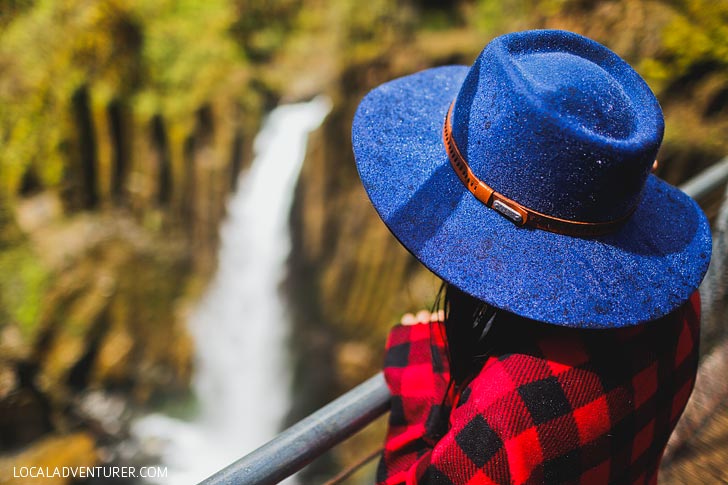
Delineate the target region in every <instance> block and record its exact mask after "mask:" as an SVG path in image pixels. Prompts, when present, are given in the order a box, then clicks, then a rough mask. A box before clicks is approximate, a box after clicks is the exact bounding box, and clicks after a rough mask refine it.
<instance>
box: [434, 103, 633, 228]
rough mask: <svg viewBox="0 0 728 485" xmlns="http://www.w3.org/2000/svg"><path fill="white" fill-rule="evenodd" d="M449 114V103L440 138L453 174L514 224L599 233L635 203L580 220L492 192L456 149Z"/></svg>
mask: <svg viewBox="0 0 728 485" xmlns="http://www.w3.org/2000/svg"><path fill="white" fill-rule="evenodd" d="M451 115H452V105H450V109H449V110H448V112H447V117H446V118H445V126H444V128H443V140H444V142H445V149H446V150H447V154H448V158H450V164H451V165H452V167H453V169H454V170H455V173H457V175H458V177H459V178H460V181H461V182H462V183H463V185H465V187H467V189H468V190H469V191H470V192H471V193H472V194H473V195H474V196H475V197H476V198H477V199H478V200H479V201H480V202H482V203H483V204H485V205H486V206H488V207H490V208H491V209H493V210H495V211H497V212H499V213H500V214H501V215H503V216H504V217H506V218H507V219H509V220H510V221H511V222H513V223H514V224H516V225H517V226H526V227H532V228H536V229H543V230H545V231H550V232H555V233H557V234H565V235H568V236H579V237H585V236H602V235H604V234H609V233H611V232H614V231H615V230H617V229H618V228H619V227H620V226H621V225H622V224H624V222H625V221H626V220H627V219H629V217H630V216H631V215H632V213H633V212H634V211H635V209H636V208H637V206H635V207H634V208H632V210H630V211H629V212H628V213H627V215H625V216H623V217H620V218H619V219H617V220H614V221H607V222H581V221H571V220H568V219H561V218H559V217H553V216H549V215H547V214H542V213H540V212H537V211H534V210H532V209H529V208H528V207H524V206H522V205H521V204H519V203H518V202H516V201H514V200H511V199H509V198H508V197H506V196H504V195H503V194H500V193H498V192H496V191H495V190H493V189H492V188H491V187H490V186H488V184H486V183H485V182H483V181H482V180H480V179H479V178H478V177H476V176H475V174H474V173H473V171H472V170H471V169H470V166H469V165H468V162H467V161H466V160H465V157H463V155H462V154H461V153H460V149H459V148H458V146H457V144H456V143H455V139H454V138H453V136H452V125H451V121H450V117H451Z"/></svg>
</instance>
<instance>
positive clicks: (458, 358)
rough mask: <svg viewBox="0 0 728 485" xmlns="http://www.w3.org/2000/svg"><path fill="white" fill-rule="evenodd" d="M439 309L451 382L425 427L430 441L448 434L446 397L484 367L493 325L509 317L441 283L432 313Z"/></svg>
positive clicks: (489, 349)
mask: <svg viewBox="0 0 728 485" xmlns="http://www.w3.org/2000/svg"><path fill="white" fill-rule="evenodd" d="M440 309H442V310H444V312H445V322H444V325H443V326H444V328H445V340H446V342H447V347H446V350H447V359H448V362H449V364H450V366H449V367H450V382H449V383H448V386H447V391H446V393H445V396H443V401H442V404H441V405H440V406H439V408H438V412H437V414H436V415H434V416H433V418H434V419H432V421H428V423H427V425H426V427H427V434H428V435H429V436H430V437H431V438H433V439H439V438H440V437H441V436H443V435H444V433H445V432H447V429H448V421H449V412H450V410H449V407H448V405H446V401H447V399H448V395H449V394H450V392H451V391H452V390H453V389H455V390H456V391H457V392H460V391H461V390H462V387H463V386H465V385H467V383H468V382H469V380H470V379H471V378H472V377H474V376H475V375H476V374H477V373H478V372H479V371H480V369H481V368H482V367H483V364H484V363H485V361H486V359H487V358H488V355H489V354H490V352H491V350H492V349H493V346H494V344H495V341H496V337H497V335H495V333H494V332H493V326H494V324H495V322H496V320H499V319H501V318H502V317H504V316H506V314H508V312H505V311H503V310H499V309H497V308H495V307H493V306H491V305H489V304H487V303H485V302H483V301H480V300H478V299H476V298H473V297H472V296H470V295H468V294H467V293H464V292H462V291H460V290H459V289H457V288H456V287H454V286H452V285H450V284H448V283H443V284H442V286H441V287H440V291H439V292H438V293H437V297H436V299H435V304H434V305H433V312H434V311H437V310H440Z"/></svg>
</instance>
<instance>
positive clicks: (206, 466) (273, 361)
mask: <svg viewBox="0 0 728 485" xmlns="http://www.w3.org/2000/svg"><path fill="white" fill-rule="evenodd" d="M329 110H330V102H329V100H328V99H325V98H322V97H318V98H315V99H314V100H312V101H310V102H308V103H301V104H291V105H283V106H280V107H278V108H276V109H274V110H273V111H272V112H271V113H270V114H269V116H268V117H267V119H266V120H265V122H264V124H263V127H262V129H261V131H260V133H259V134H258V136H257V137H256V139H255V145H254V151H255V156H254V160H253V164H252V166H251V168H250V170H249V171H248V172H247V173H244V174H242V175H241V180H240V183H239V184H238V189H237V191H236V193H235V194H234V195H233V196H232V198H231V199H230V200H229V202H228V215H227V218H226V220H225V221H224V222H223V225H222V228H221V238H220V250H219V257H218V270H217V274H216V275H215V276H214V277H213V280H212V281H211V283H210V286H209V288H208V290H207V292H206V294H205V295H204V297H203V298H202V300H201V301H200V303H199V305H198V306H197V308H196V309H195V311H194V312H193V314H192V315H191V317H190V321H189V328H190V332H191V334H192V337H193V338H194V341H195V347H196V351H195V352H196V362H195V363H196V367H195V375H194V380H193V389H194V391H195V394H196V396H197V399H198V403H199V413H198V415H197V416H196V418H195V419H194V420H193V421H189V422H187V421H182V420H178V419H174V418H171V417H169V416H165V415H163V414H152V415H148V416H145V417H144V418H142V419H140V420H137V421H136V422H135V423H134V425H133V427H132V434H133V435H134V436H135V437H137V439H139V440H140V441H142V442H147V443H149V442H150V441H151V442H155V443H157V444H158V446H159V450H158V453H159V454H160V455H161V460H162V465H166V466H167V467H168V477H167V478H164V479H162V481H163V483H165V484H172V485H175V484H189V483H196V482H198V481H200V480H202V479H204V478H206V477H207V476H209V475H210V474H212V473H214V472H215V471H217V470H219V469H221V468H223V467H224V466H226V465H228V464H229V463H231V462H233V461H235V460H236V459H237V458H239V457H241V456H243V455H245V454H247V453H248V452H250V451H252V450H253V449H255V448H257V447H258V446H260V445H261V444H263V443H265V442H266V441H268V440H269V439H271V438H272V437H273V436H275V434H276V433H277V432H278V431H279V429H280V427H281V424H282V421H283V419H284V417H285V414H286V412H287V410H288V408H289V402H290V400H291V397H290V396H289V392H290V391H289V389H290V379H291V372H290V371H289V369H288V366H287V361H286V355H287V352H286V337H287V335H288V328H289V316H288V315H287V313H286V305H285V302H284V300H283V298H282V297H281V294H280V291H279V285H280V282H281V280H282V278H283V276H284V270H285V260H286V258H287V256H288V254H289V252H290V244H291V243H290V234H289V232H288V215H289V213H290V208H291V203H292V200H293V190H294V186H295V183H296V180H297V178H298V174H299V172H300V168H301V165H302V162H303V158H304V155H305V150H306V142H307V139H308V134H309V133H310V132H311V131H312V130H314V129H315V128H316V127H318V126H319V125H320V124H321V122H322V120H323V118H324V117H325V116H326V114H327V113H328V112H329ZM160 483H162V482H160Z"/></svg>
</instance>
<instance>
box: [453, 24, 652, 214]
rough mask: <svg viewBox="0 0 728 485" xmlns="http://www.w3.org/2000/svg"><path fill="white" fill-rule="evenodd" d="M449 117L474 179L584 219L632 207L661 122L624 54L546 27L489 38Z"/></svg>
mask: <svg viewBox="0 0 728 485" xmlns="http://www.w3.org/2000/svg"><path fill="white" fill-rule="evenodd" d="M452 125H453V138H454V140H455V142H456V143H457V145H458V147H459V149H460V151H461V152H462V154H463V156H464V157H465V159H466V161H467V163H468V164H469V165H470V168H471V169H472V170H473V172H474V173H475V175H476V176H477V177H478V178H479V179H480V180H482V181H483V182H485V183H486V184H487V185H488V186H490V187H492V188H493V189H494V190H495V191H497V192H499V193H501V194H503V195H504V196H506V197H508V198H510V199H512V200H514V201H516V202H518V203H519V204H521V205H523V206H525V207H528V208H529V209H532V210H534V211H537V212H541V213H544V214H547V215H549V216H553V217H558V218H562V219H567V220H574V221H581V222H607V221H614V220H619V219H622V218H624V217H625V216H628V215H629V214H630V213H631V211H633V210H634V208H635V207H636V206H637V204H638V203H639V199H640V195H641V192H642V188H643V186H644V184H645V181H646V179H647V176H648V175H649V173H650V171H651V168H652V164H653V162H654V160H655V156H656V154H657V150H658V148H659V146H660V143H661V141H662V135H663V130H664V121H663V117H662V111H661V109H660V106H659V103H658V102H657V99H656V98H655V96H654V94H652V91H651V90H650V89H649V87H648V86H647V84H646V83H645V82H644V81H643V80H642V78H641V77H640V76H639V75H638V74H637V73H636V72H635V71H634V70H633V69H632V68H631V67H630V66H629V65H628V64H627V63H626V62H625V61H623V60H622V59H621V58H619V57H618V56H617V55H616V54H614V53H613V52H611V51H610V50H608V49H607V48H605V47H604V46H602V45H600V44H598V43H596V42H594V41H592V40H590V39H587V38H585V37H582V36H580V35H577V34H573V33H570V32H564V31H550V30H535V31H527V32H517V33H513V34H507V35H504V36H501V37H498V38H496V39H494V40H493V41H491V42H490V43H489V44H488V45H487V46H486V47H485V48H484V49H483V51H482V52H481V54H480V55H479V57H478V58H477V60H476V61H475V63H474V64H473V66H472V67H471V68H470V69H469V71H468V74H467V76H466V77H465V80H464V82H463V85H462V87H461V88H460V91H459V93H458V95H457V97H456V99H455V101H454V108H453V113H452Z"/></svg>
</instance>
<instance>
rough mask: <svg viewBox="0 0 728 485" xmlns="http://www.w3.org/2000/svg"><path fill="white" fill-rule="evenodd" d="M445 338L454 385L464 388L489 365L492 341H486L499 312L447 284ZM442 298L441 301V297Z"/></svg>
mask: <svg viewBox="0 0 728 485" xmlns="http://www.w3.org/2000/svg"><path fill="white" fill-rule="evenodd" d="M443 293H444V300H443V305H442V306H443V309H444V310H445V325H444V327H445V336H446V340H447V355H448V361H449V363H450V380H451V384H452V385H455V386H461V385H462V384H463V383H464V382H465V381H466V380H468V378H469V377H472V376H473V375H474V374H476V373H477V372H478V371H479V370H480V368H481V367H482V365H483V363H484V362H485V360H486V358H487V356H488V354H489V351H490V350H491V348H492V345H489V344H492V342H489V341H488V340H489V339H487V338H486V336H487V335H488V334H490V333H491V329H492V327H493V325H494V323H495V321H496V320H497V319H498V314H499V310H498V309H497V308H495V307H493V306H491V305H489V304H487V303H485V302H483V301H481V300H478V299H476V298H473V297H472V296H470V295H468V294H467V293H464V292H462V291H460V290H459V289H457V288H456V287H454V286H452V285H450V284H448V283H444V284H443V288H441V289H440V294H439V297H441V296H442V295H443ZM438 299H440V298H438Z"/></svg>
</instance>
